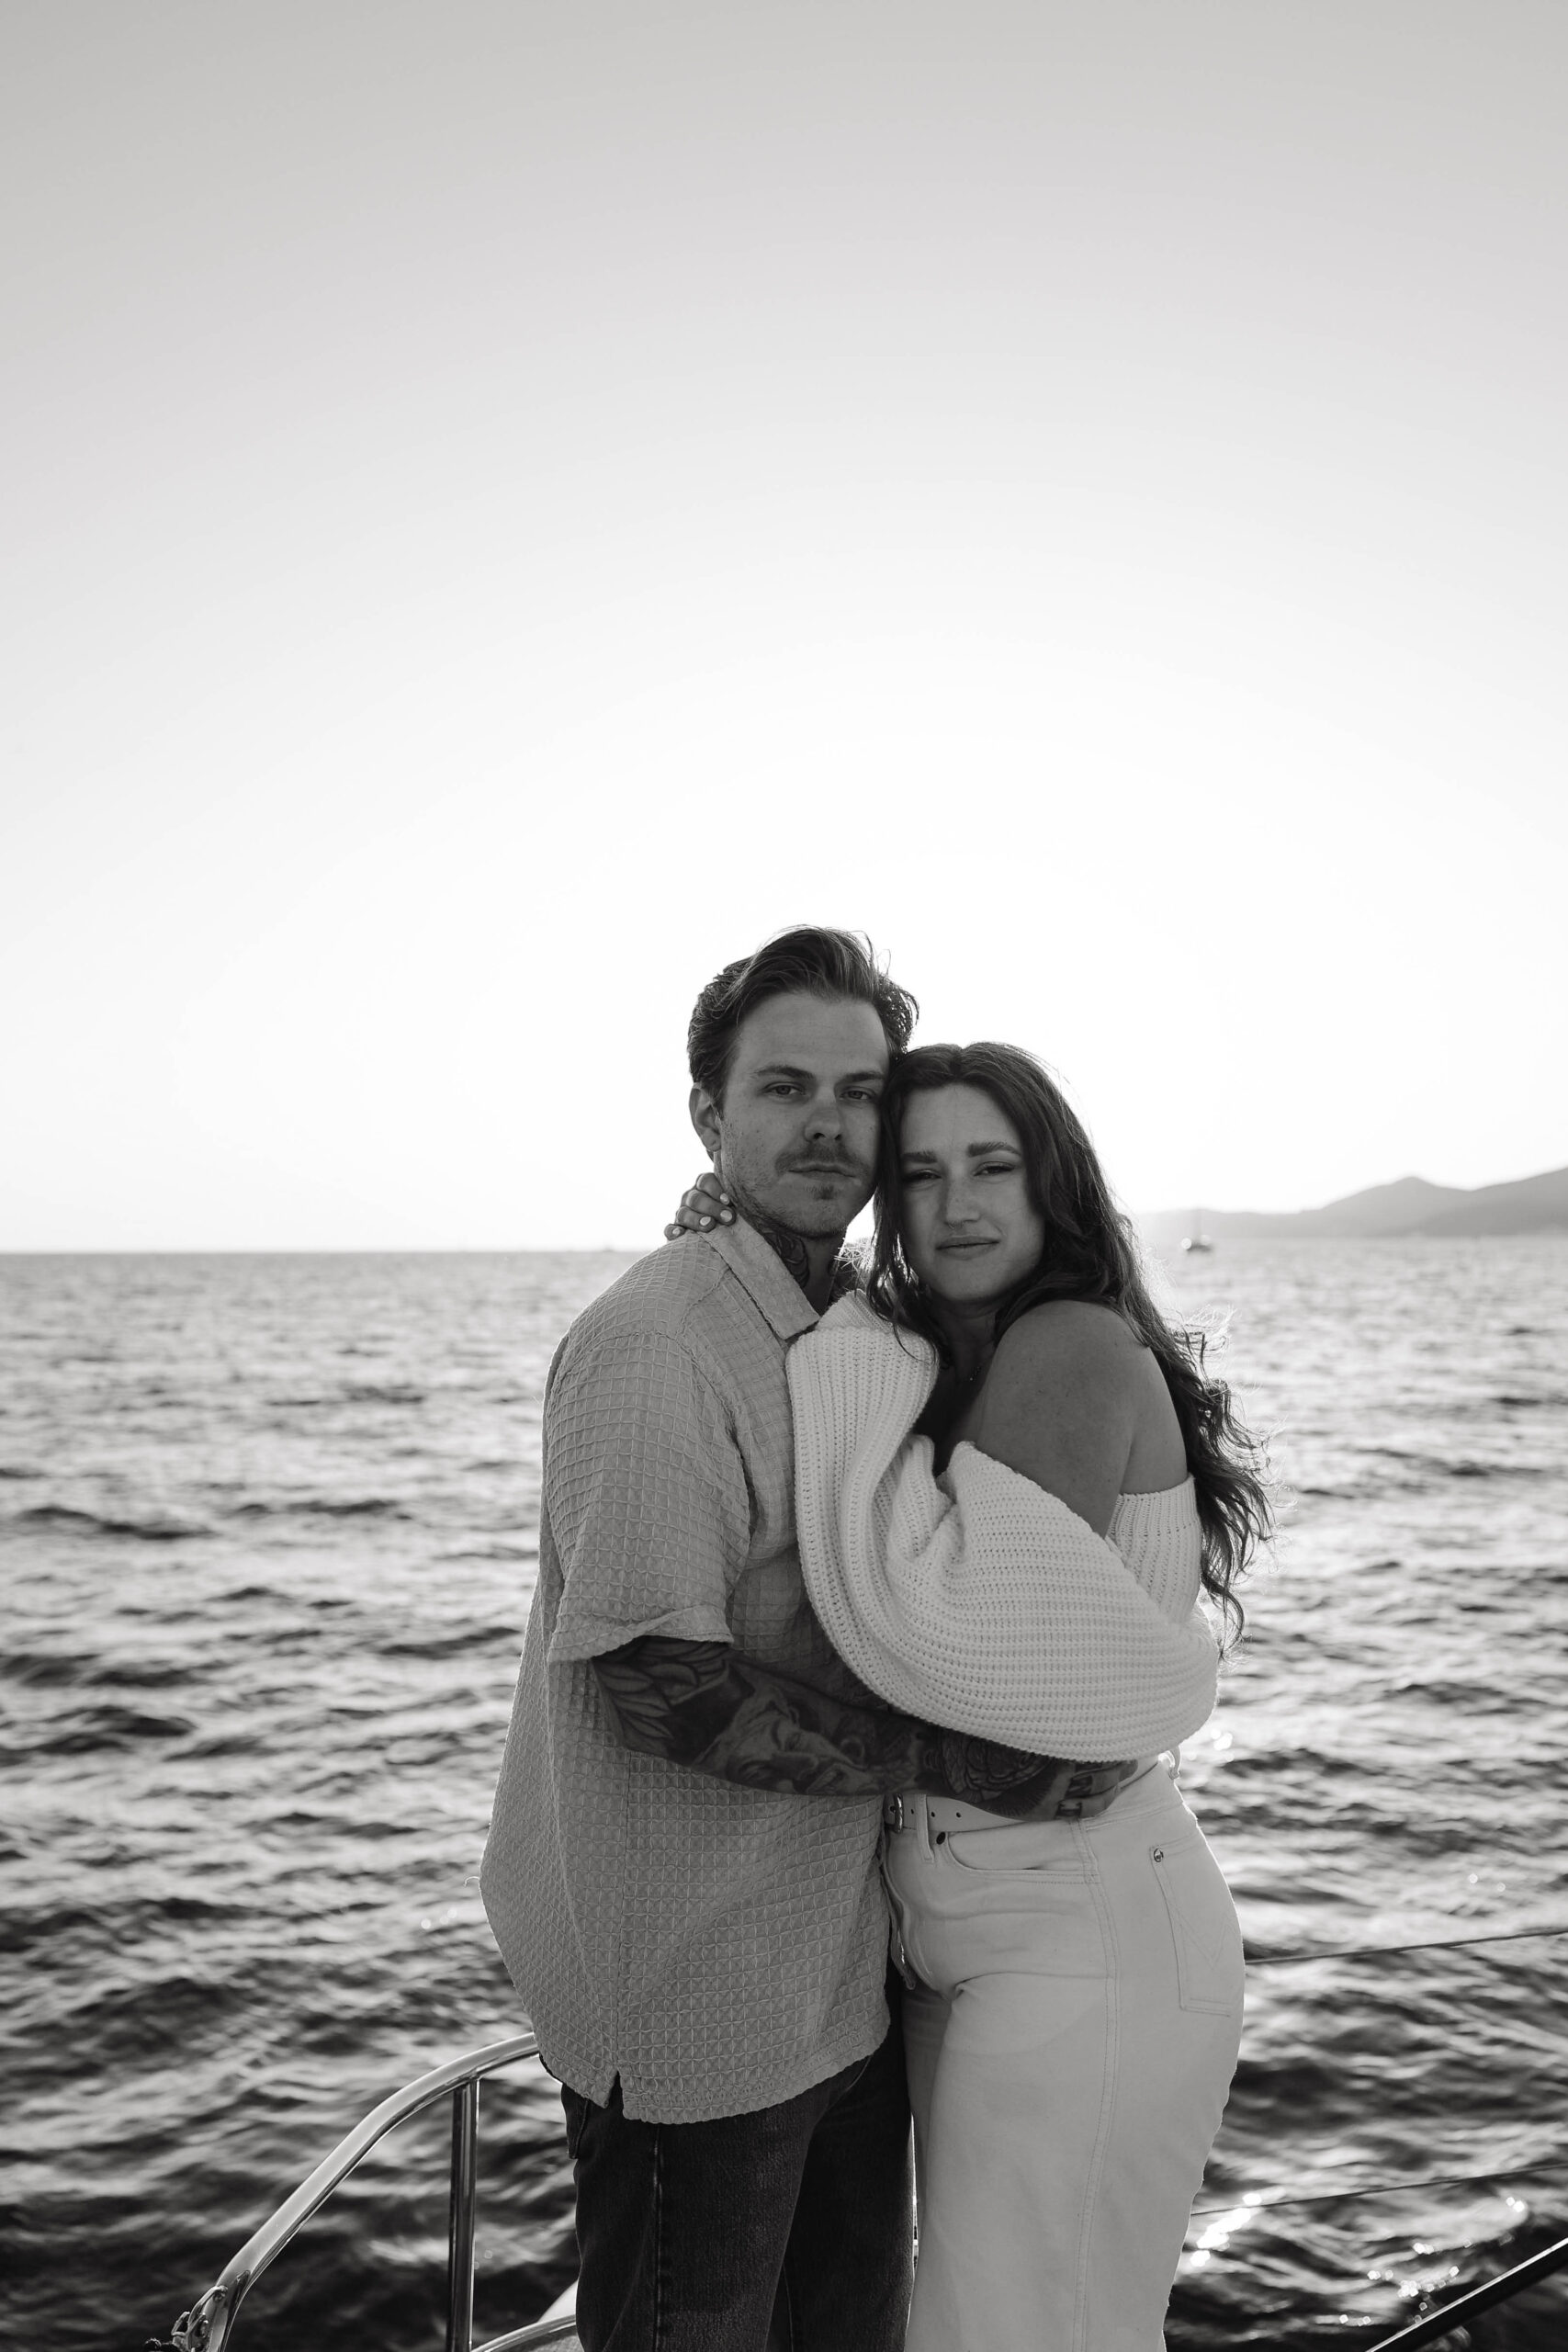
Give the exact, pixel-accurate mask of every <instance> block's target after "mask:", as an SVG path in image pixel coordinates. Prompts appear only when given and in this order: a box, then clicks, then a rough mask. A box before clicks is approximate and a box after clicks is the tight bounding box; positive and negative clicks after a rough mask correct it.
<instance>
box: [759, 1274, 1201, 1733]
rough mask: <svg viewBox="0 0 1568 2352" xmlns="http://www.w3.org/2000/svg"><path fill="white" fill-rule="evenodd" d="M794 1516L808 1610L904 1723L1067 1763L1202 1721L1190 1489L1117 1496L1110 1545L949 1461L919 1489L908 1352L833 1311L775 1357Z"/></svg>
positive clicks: (995, 1478) (923, 1358)
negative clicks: (785, 1401) (785, 1392)
mask: <svg viewBox="0 0 1568 2352" xmlns="http://www.w3.org/2000/svg"><path fill="white" fill-rule="evenodd" d="M788 1368H789V1388H790V1399H791V1404H792V1408H793V1410H794V1415H795V1516H796V1521H797V1524H798V1531H799V1541H800V1555H801V1563H802V1566H803V1567H804V1569H805V1572H806V1582H807V1589H808V1591H809V1592H810V1595H811V1600H812V1605H813V1607H814V1608H815V1610H816V1611H817V1614H818V1618H819V1619H820V1621H821V1623H822V1628H823V1631H824V1632H825V1633H826V1634H827V1635H828V1638H829V1641H830V1642H831V1643H832V1645H833V1646H834V1648H835V1649H836V1650H837V1651H838V1652H839V1654H840V1657H842V1658H844V1659H845V1660H846V1661H847V1663H848V1664H849V1665H850V1666H852V1668H854V1670H855V1672H856V1673H857V1674H858V1675H859V1676H860V1678H861V1679H862V1680H863V1682H864V1683H866V1684H867V1686H868V1687H869V1688H870V1689H871V1690H873V1691H876V1692H877V1693H878V1694H879V1695H880V1696H881V1697H882V1698H884V1699H886V1700H887V1701H888V1702H890V1703H891V1704H892V1705H894V1706H896V1707H898V1708H901V1709H903V1710H904V1711H905V1712H906V1713H909V1714H914V1715H919V1716H921V1717H923V1718H924V1719H925V1720H927V1721H929V1722H931V1723H936V1724H942V1725H944V1726H945V1727H947V1728H949V1729H951V1730H955V1731H964V1732H971V1733H976V1734H978V1735H979V1736H982V1737H985V1738H987V1739H996V1740H1000V1741H1005V1742H1006V1743H1008V1744H1009V1745H1010V1746H1012V1747H1025V1748H1029V1749H1032V1750H1033V1751H1034V1752H1036V1753H1037V1754H1040V1755H1050V1756H1061V1757H1070V1758H1077V1759H1081V1760H1082V1761H1084V1762H1086V1763H1096V1762H1110V1761H1111V1760H1112V1759H1114V1758H1119V1757H1130V1756H1145V1755H1148V1754H1151V1753H1154V1752H1156V1751H1157V1750H1159V1749H1160V1748H1163V1747H1170V1746H1173V1745H1174V1744H1175V1743H1176V1742H1178V1741H1179V1740H1182V1739H1186V1738H1189V1737H1190V1736H1191V1734H1192V1733H1193V1732H1195V1731H1196V1730H1197V1728H1198V1726H1199V1724H1201V1723H1202V1722H1203V1721H1204V1720H1205V1719H1206V1718H1207V1716H1208V1715H1209V1713H1210V1712H1211V1710H1212V1709H1213V1703H1214V1691H1215V1684H1216V1679H1217V1673H1218V1664H1219V1658H1218V1649H1217V1645H1216V1644H1215V1640H1214V1636H1213V1631H1212V1629H1211V1627H1210V1624H1209V1622H1208V1620H1207V1618H1206V1617H1205V1616H1204V1614H1203V1612H1202V1611H1201V1609H1200V1608H1199V1607H1198V1605H1197V1601H1198V1590H1199V1563H1200V1542H1201V1534H1200V1525H1199V1520H1198V1510H1197V1504H1196V1500H1195V1498H1194V1494H1193V1487H1192V1482H1191V1480H1190V1479H1189V1480H1188V1481H1187V1482H1186V1484H1185V1485H1184V1486H1181V1487H1171V1488H1169V1489H1168V1490H1167V1491H1165V1492H1164V1493H1161V1494H1157V1495H1124V1496H1123V1497H1122V1498H1121V1501H1120V1502H1119V1504H1118V1506H1117V1510H1116V1514H1115V1516H1114V1518H1113V1519H1112V1521H1111V1536H1112V1538H1113V1539H1114V1540H1113V1541H1107V1540H1105V1539H1104V1538H1102V1537H1100V1536H1099V1535H1097V1534H1096V1533H1095V1532H1094V1530H1093V1529H1092V1528H1091V1527H1090V1526H1089V1523H1088V1521H1085V1520H1082V1519H1080V1518H1079V1517H1078V1516H1077V1512H1076V1511H1073V1510H1069V1509H1068V1507H1067V1505H1066V1503H1065V1502H1063V1501H1061V1500H1060V1498H1058V1497H1057V1496H1055V1495H1053V1494H1050V1493H1048V1492H1047V1491H1046V1489H1045V1488H1044V1487H1037V1486H1036V1485H1035V1484H1034V1482H1033V1480H1032V1479H1030V1478H1024V1477H1021V1476H1020V1475H1019V1474H1018V1473H1017V1472H1016V1471H1014V1470H1010V1469H1009V1468H1008V1467H1007V1465H1006V1464H1004V1463H1000V1462H997V1461H994V1460H993V1459H992V1458H991V1456H990V1455H988V1454H986V1453H980V1452H979V1451H978V1449H977V1448H976V1447H975V1446H973V1445H969V1444H967V1443H961V1444H959V1445H958V1446H956V1447H955V1448H954V1449H953V1459H952V1461H951V1463H950V1464H948V1467H947V1469H946V1470H945V1471H944V1472H943V1473H942V1476H941V1477H940V1478H938V1477H937V1476H935V1472H934V1453H933V1449H932V1446H931V1440H930V1439H929V1438H925V1437H912V1436H911V1435H910V1434H909V1432H910V1430H911V1429H912V1428H913V1426H914V1423H915V1422H916V1421H917V1420H918V1419H919V1416H920V1414H921V1412H922V1411H923V1409H924V1408H925V1403H926V1400H927V1398H928V1397H930V1395H931V1389H932V1387H933V1386H934V1385H935V1383H936V1377H937V1358H936V1351H935V1350H934V1349H933V1348H932V1347H931V1345H930V1344H929V1342H928V1341H926V1340H922V1339H920V1338H919V1337H918V1336H917V1335H916V1334H914V1333H913V1332H909V1331H900V1330H897V1329H895V1328H894V1327H893V1326H892V1325H891V1324H888V1323H886V1322H884V1321H883V1320H882V1319H881V1318H880V1317H877V1316H876V1315H874V1313H873V1311H872V1309H871V1308H870V1307H869V1306H867V1304H866V1302H865V1300H864V1299H863V1298H862V1297H860V1296H859V1295H852V1296H850V1297H847V1298H842V1299H840V1300H839V1302H838V1303H837V1305H836V1306H832V1307H831V1308H829V1312H828V1314H827V1315H826V1316H824V1317H823V1318H822V1320H821V1322H820V1323H818V1325H817V1327H816V1329H814V1330H811V1331H808V1332H807V1333H806V1334H805V1336H804V1337H803V1338H801V1339H799V1340H796V1342H795V1345H794V1347H793V1348H792V1349H791V1350H790V1353H789V1367H788Z"/></svg>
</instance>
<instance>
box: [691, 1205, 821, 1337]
mask: <svg viewBox="0 0 1568 2352" xmlns="http://www.w3.org/2000/svg"><path fill="white" fill-rule="evenodd" d="M701 1238H702V1239H703V1240H704V1241H705V1242H706V1243H707V1246H708V1248H709V1249H710V1250H717V1252H718V1254H719V1256H720V1257H721V1258H722V1259H723V1260H724V1262H725V1264H726V1265H727V1266H728V1268H729V1271H730V1272H731V1273H732V1274H733V1275H734V1276H735V1278H736V1280H737V1281H738V1282H739V1284H740V1287H741V1288H742V1290H743V1291H745V1293H746V1295H747V1296H748V1297H749V1298H750V1300H751V1302H752V1304H753V1305H754V1306H756V1307H757V1309H758V1311H759V1312H760V1313H761V1316H762V1317H763V1319H764V1321H765V1322H766V1323H767V1326H768V1328H769V1329H770V1330H771V1331H772V1332H773V1337H774V1338H775V1339H778V1340H795V1339H798V1338H799V1336H800V1334H801V1332H802V1331H809V1330H810V1329H811V1327H812V1325H813V1324H814V1323H815V1322H817V1321H818V1319H819V1318H818V1313H817V1309H816V1308H815V1307H814V1306H812V1304H811V1301H810V1300H809V1299H808V1298H807V1295H806V1293H805V1292H804V1291H803V1290H802V1289H801V1287H800V1284H799V1283H797V1282H796V1281H795V1276H794V1275H793V1274H792V1273H791V1272H790V1271H789V1268H788V1267H787V1266H786V1265H785V1264H784V1260H783V1259H782V1258H781V1257H780V1256H779V1254H778V1252H777V1251H776V1250H773V1248H772V1247H771V1246H770V1245H769V1244H768V1243H767V1242H766V1241H764V1240H763V1238H762V1237H761V1234H760V1233H759V1232H758V1231H757V1229H756V1227H754V1226H750V1225H748V1224H747V1223H746V1221H745V1219H744V1218H743V1217H739V1216H738V1217H737V1218H736V1220H735V1223H734V1224H733V1225H719V1226H716V1227H714V1229H713V1231H712V1232H711V1233H705V1234H703V1235H702V1237H701Z"/></svg>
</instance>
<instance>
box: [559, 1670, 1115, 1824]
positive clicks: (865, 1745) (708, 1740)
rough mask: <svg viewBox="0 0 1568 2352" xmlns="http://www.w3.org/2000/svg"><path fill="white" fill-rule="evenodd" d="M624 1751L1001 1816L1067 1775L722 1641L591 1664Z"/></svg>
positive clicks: (776, 1784)
mask: <svg viewBox="0 0 1568 2352" xmlns="http://www.w3.org/2000/svg"><path fill="white" fill-rule="evenodd" d="M593 1670H594V1674H595V1676H596V1677H597V1679H598V1683H599V1688H600V1690H601V1691H602V1692H603V1693H604V1699H605V1701H606V1702H607V1703H608V1706H609V1709H610V1712H611V1714H612V1715H613V1717H614V1719H615V1726H616V1729H617V1731H618V1732H619V1734H620V1736H621V1739H622V1741H623V1743H624V1745H625V1746H626V1747H630V1748H632V1749H634V1750H635V1751H636V1752H637V1754H638V1755H640V1756H656V1757H660V1758H663V1759H664V1761H665V1762H667V1763H671V1764H683V1765H685V1766H686V1767H687V1768H688V1769H689V1770H692V1771H695V1772H710V1773H713V1774H715V1775H716V1777H717V1778H718V1779H720V1780H725V1781H734V1782H736V1783H737V1784H738V1785H739V1787H741V1788H751V1789H780V1790H787V1791H790V1792H793V1793H794V1794H795V1795H796V1796H846V1797H859V1796H878V1795H881V1794H882V1793H884V1792H886V1791H887V1790H890V1789H908V1788H919V1789H925V1790H928V1791H929V1792H931V1794H932V1795H936V1796H951V1797H960V1798H964V1799H967V1801H968V1802H969V1803H970V1804H976V1805H982V1806H984V1807H985V1808H986V1810H987V1811H988V1812H991V1813H1003V1814H1008V1815H1022V1814H1025V1813H1030V1812H1032V1811H1034V1810H1036V1809H1037V1808H1039V1807H1040V1806H1041V1804H1043V1802H1044V1801H1045V1800H1047V1799H1048V1798H1049V1797H1050V1796H1051V1795H1052V1793H1053V1791H1054V1789H1055V1787H1056V1786H1057V1784H1058V1783H1059V1785H1060V1789H1061V1791H1062V1792H1063V1793H1065V1792H1066V1786H1067V1782H1068V1781H1069V1780H1070V1779H1071V1776H1072V1773H1073V1769H1074V1768H1073V1766H1072V1765H1071V1764H1068V1763H1062V1762H1059V1761H1058V1760H1057V1759H1056V1758H1054V1757H1049V1756H1029V1755H1025V1754H1024V1753H1023V1752H1022V1751H1021V1749H1018V1748H1014V1747H999V1746H998V1744H997V1743H996V1742H995V1741H993V1740H987V1739H975V1738H971V1737H970V1736H968V1735H967V1734H965V1733H964V1732H955V1731H942V1730H940V1729H939V1728H938V1727H937V1726H936V1725H935V1724H922V1723H919V1722H917V1721H916V1719H915V1718H914V1717H913V1716H912V1715H901V1714H897V1713H894V1711H893V1710H892V1709H890V1708H883V1707H878V1706H875V1705H873V1704H869V1703H863V1702H856V1701H854V1700H852V1699H845V1698H841V1697H840V1696H838V1695H837V1694H836V1693H834V1692H831V1691H821V1690H818V1688H817V1687H816V1685H815V1684H813V1683H809V1682H803V1681H801V1680H799V1679H797V1678H796V1677H795V1676H794V1675H789V1674H780V1673H776V1672H774V1671H773V1668H769V1667H762V1666H758V1665H756V1664H754V1663H753V1661H752V1660H751V1659H750V1658H747V1657H742V1656H741V1655H740V1653H739V1651H737V1650H734V1649H732V1648H731V1647H730V1646H729V1645H728V1643H725V1642H678V1641H669V1640H666V1639H665V1638H664V1637H663V1636H662V1635H660V1634H644V1635H643V1637H642V1639H641V1640H640V1641H636V1642H629V1643H628V1644H627V1645H626V1648H625V1649H619V1650H612V1651H610V1652H608V1653H607V1654H606V1655H605V1656H603V1657H596V1658H595V1659H594V1660H593Z"/></svg>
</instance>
